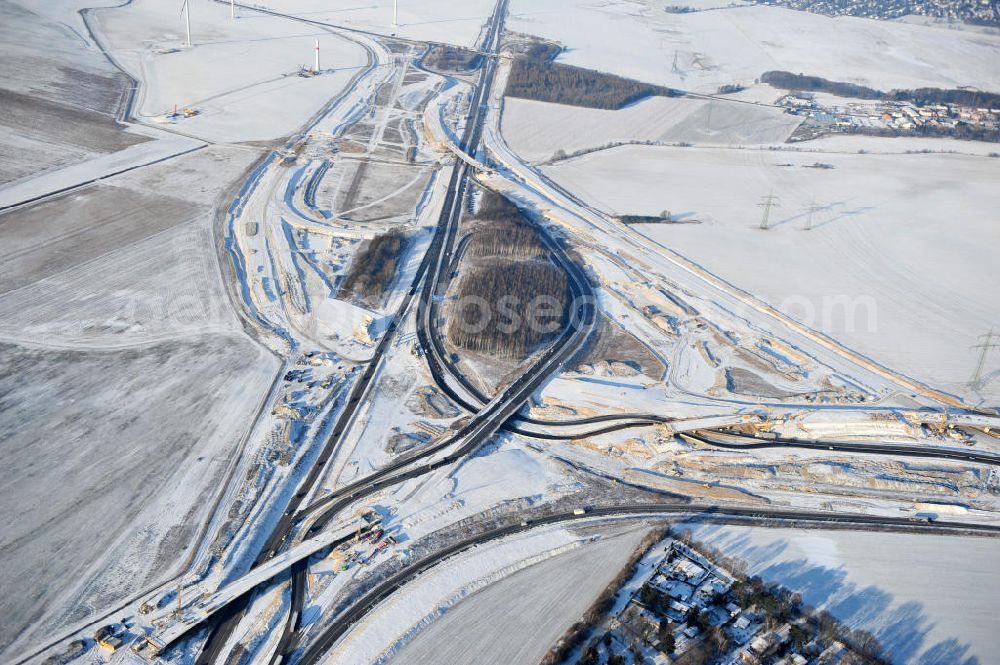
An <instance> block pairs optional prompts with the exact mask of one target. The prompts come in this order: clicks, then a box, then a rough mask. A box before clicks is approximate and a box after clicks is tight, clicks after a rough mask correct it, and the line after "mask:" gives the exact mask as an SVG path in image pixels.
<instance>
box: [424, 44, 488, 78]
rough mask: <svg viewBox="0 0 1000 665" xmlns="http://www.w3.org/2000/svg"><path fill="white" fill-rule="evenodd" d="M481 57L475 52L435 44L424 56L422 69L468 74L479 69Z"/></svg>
mask: <svg viewBox="0 0 1000 665" xmlns="http://www.w3.org/2000/svg"><path fill="white" fill-rule="evenodd" d="M481 60H482V56H481V55H480V54H479V53H477V52H476V51H472V50H470V49H466V48H459V47H457V46H446V45H443V44H437V45H435V46H432V47H431V48H430V49H429V50H428V51H427V54H426V55H425V56H424V58H423V60H422V63H423V65H424V67H427V68H428V69H433V70H436V71H442V72H468V71H471V70H473V69H476V68H477V67H479V62H480V61H481Z"/></svg>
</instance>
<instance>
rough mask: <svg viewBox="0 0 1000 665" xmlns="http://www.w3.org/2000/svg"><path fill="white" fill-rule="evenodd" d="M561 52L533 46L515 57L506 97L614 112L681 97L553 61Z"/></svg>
mask: <svg viewBox="0 0 1000 665" xmlns="http://www.w3.org/2000/svg"><path fill="white" fill-rule="evenodd" d="M559 50H560V49H559V48H558V47H552V46H551V45H534V46H532V47H530V48H529V49H528V50H527V52H525V53H524V54H522V55H520V56H518V57H517V58H515V59H514V64H513V66H512V67H511V71H510V77H509V78H508V79H507V90H506V93H505V94H506V95H507V96H508V97H520V98H522V99H533V100H536V101H540V102H552V103H554V104H569V105H571V106H584V107H587V108H595V109H612V110H614V109H620V108H622V107H624V106H628V105H629V104H632V103H634V102H636V101H638V100H640V99H643V98H645V97H651V96H654V95H662V96H666V97H670V96H675V95H680V94H682V93H680V92H679V91H676V90H673V89H671V88H665V87H663V86H657V85H650V84H648V83H642V82H640V81H635V80H633V79H627V78H624V77H622V76H616V75H614V74H606V73H604V72H599V71H596V70H593V69H585V68H583V67H574V66H572V65H563V64H559V63H556V62H554V61H553V60H554V58H555V56H556V55H558V54H559Z"/></svg>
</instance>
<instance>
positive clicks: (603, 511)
mask: <svg viewBox="0 0 1000 665" xmlns="http://www.w3.org/2000/svg"><path fill="white" fill-rule="evenodd" d="M629 515H635V516H642V515H650V516H660V517H663V516H670V517H672V518H676V517H677V516H679V515H683V516H685V517H690V518H696V519H699V520H704V521H716V522H734V521H740V522H744V523H746V522H751V523H753V522H756V521H760V520H762V519H766V520H767V523H768V525H770V526H774V525H775V524H776V523H787V525H788V526H794V525H797V524H807V525H809V526H812V527H815V526H822V525H828V526H830V527H837V526H841V527H853V528H858V527H861V528H865V527H870V528H879V529H899V530H909V531H921V532H931V533H975V534H982V535H990V536H996V535H1000V527H996V526H988V525H975V526H971V525H966V524H961V523H954V522H922V521H916V520H912V519H907V518H893V517H876V516H870V515H830V514H827V513H819V512H799V511H793V510H766V509H761V508H745V509H741V508H718V509H709V510H705V511H699V510H697V509H696V508H692V507H691V506H689V505H686V504H653V505H642V504H635V505H630V506H622V507H614V508H595V509H593V510H590V511H588V512H587V513H586V514H584V515H576V514H574V513H573V512H567V513H560V514H557V515H550V516H547V517H543V518H539V519H537V520H532V521H530V522H528V523H527V524H515V525H511V526H506V527H502V528H499V529H495V530H492V531H488V532H485V533H482V534H480V535H478V536H474V537H472V538H468V539H466V540H463V541H461V542H458V543H455V544H453V545H450V546H448V547H446V548H444V549H442V550H439V551H438V552H435V553H434V554H430V555H428V556H426V557H424V558H423V559H421V560H419V561H417V562H416V563H414V564H412V565H410V566H407V567H406V568H405V569H404V570H401V571H399V572H398V573H396V574H395V575H393V576H391V577H389V578H388V579H386V580H385V581H383V582H381V583H379V584H378V585H376V586H375V587H374V588H372V589H371V590H370V591H368V592H367V593H365V594H364V595H363V596H361V598H359V599H358V601H357V602H356V603H354V604H353V605H352V606H351V607H350V608H348V609H347V610H345V611H344V612H342V613H341V614H340V616H338V617H337V619H336V620H335V621H334V622H333V623H332V624H331V625H330V626H329V627H327V628H326V629H325V630H324V631H323V632H322V633H321V634H320V635H319V637H317V638H316V640H314V641H313V642H312V644H310V645H309V646H308V647H307V648H306V649H305V651H304V653H303V655H302V657H301V658H300V659H299V660H298V663H300V664H301V665H313V664H314V663H320V662H322V661H323V658H324V656H325V655H326V654H327V653H328V652H329V651H330V649H331V648H332V647H333V646H334V645H335V644H336V642H337V640H339V639H340V638H341V637H342V636H343V635H344V634H345V633H347V631H348V630H350V628H351V627H352V626H354V625H355V624H356V623H357V622H358V621H360V620H361V619H362V618H363V617H364V616H365V615H366V614H368V612H370V611H371V610H372V609H373V608H374V607H375V606H376V605H378V604H379V603H380V602H382V601H383V600H385V599H386V598H388V597H389V596H390V595H392V594H393V593H394V592H395V591H397V590H398V589H399V588H400V587H402V586H403V585H404V584H406V583H407V582H410V581H411V580H413V579H414V578H416V577H417V576H418V575H420V574H422V573H424V572H426V571H427V570H429V569H431V568H433V567H434V566H436V565H438V564H439V563H441V562H442V561H444V560H445V559H447V558H449V557H451V556H454V555H455V554H458V553H460V552H463V551H465V550H467V549H469V548H471V547H474V546H476V545H481V544H483V543H487V542H490V541H492V540H497V539H500V538H506V537H508V536H511V535H514V534H516V533H519V532H522V531H526V530H529V529H533V528H536V527H540V526H545V525H552V524H558V523H562V522H571V521H573V520H583V519H593V518H595V517H620V516H629Z"/></svg>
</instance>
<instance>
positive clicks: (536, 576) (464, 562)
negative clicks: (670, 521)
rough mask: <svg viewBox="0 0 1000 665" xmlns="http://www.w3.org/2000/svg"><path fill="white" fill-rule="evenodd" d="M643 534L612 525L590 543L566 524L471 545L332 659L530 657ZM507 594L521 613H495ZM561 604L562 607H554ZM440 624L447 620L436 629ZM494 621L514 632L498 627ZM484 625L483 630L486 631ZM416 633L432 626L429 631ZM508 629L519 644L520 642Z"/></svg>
mask: <svg viewBox="0 0 1000 665" xmlns="http://www.w3.org/2000/svg"><path fill="white" fill-rule="evenodd" d="M643 533H644V530H642V529H634V528H633V529H628V530H626V531H625V532H624V533H622V527H620V526H619V527H611V529H609V531H608V533H607V534H606V536H605V537H604V538H600V539H598V540H596V541H594V540H593V536H584V535H581V534H579V533H575V532H574V531H572V530H569V529H563V528H552V529H537V530H532V531H529V532H527V533H525V534H521V535H518V536H513V537H511V538H506V539H503V540H501V541H497V542H490V543H486V544H484V545H481V546H479V547H476V548H474V549H473V550H470V551H468V552H466V553H463V554H460V555H457V556H456V557H455V558H453V559H451V560H448V561H446V562H445V563H444V564H442V565H440V566H438V567H436V568H433V569H431V570H430V571H428V573H427V574H425V575H421V576H420V577H419V578H418V579H417V580H416V581H415V582H413V583H412V584H408V585H406V586H404V587H403V588H402V589H400V591H399V592H398V593H397V594H396V595H394V596H393V597H392V598H391V599H390V600H389V601H387V602H385V603H383V604H382V605H380V606H379V607H378V608H376V609H375V610H374V611H373V612H371V613H370V614H368V615H367V616H366V617H365V618H364V619H363V620H362V621H361V622H360V623H359V624H357V626H356V627H355V628H354V629H353V630H352V631H351V632H350V633H348V634H347V635H346V636H345V637H344V638H343V640H342V641H341V643H340V644H339V645H338V646H337V647H335V648H334V650H333V651H332V652H331V655H330V657H331V662H343V663H361V662H366V663H374V662H394V663H410V662H414V663H439V662H448V663H451V662H455V663H464V662H498V660H503V661H504V662H506V660H507V658H513V660H512V661H511V662H515V663H529V662H535V663H537V662H538V660H539V658H540V657H541V656H542V655H544V653H545V651H546V650H547V649H548V648H550V647H551V646H552V645H553V644H554V642H555V640H557V639H558V638H559V636H561V635H562V633H563V632H564V631H565V630H566V629H567V628H569V626H570V625H571V624H572V623H573V622H574V621H576V620H577V619H578V618H579V614H580V613H581V612H582V611H583V610H585V609H586V608H587V607H588V606H589V605H590V603H591V602H592V601H593V599H594V598H595V597H596V596H597V594H599V593H600V591H601V590H602V589H603V588H604V587H605V586H606V585H607V584H608V582H610V581H611V579H613V578H614V576H615V575H616V574H617V573H618V571H619V570H620V568H621V566H622V565H623V564H624V563H625V561H626V560H627V559H628V556H629V555H630V554H631V553H632V552H633V551H634V549H635V547H636V546H638V544H639V541H640V540H641V539H642V536H643ZM553 557H555V558H553ZM555 562H559V563H555ZM537 566H543V567H542V568H540V569H536V567H537ZM493 585H498V586H496V587H494V586H493ZM529 587H530V588H531V589H532V592H531V593H530V599H531V600H534V601H536V602H533V603H532V602H527V601H528V600H529V598H526V597H525V596H526V592H525V589H527V588H529ZM514 598H518V599H519V600H518V601H516V602H517V603H518V605H517V606H518V607H519V608H521V616H515V615H516V614H517V612H512V611H510V610H507V609H504V610H503V611H502V612H501V613H500V614H502V615H503V618H501V617H500V616H497V614H496V613H494V611H495V609H491V608H497V607H504V606H506V607H511V604H512V603H513V602H515V601H514ZM466 603H470V605H468V606H466V605H465V604H466ZM559 607H562V608H564V609H565V610H566V611H565V612H563V611H562V609H560V610H559V612H558V613H556V612H555V608H559ZM484 611H487V612H489V613H487V614H485V615H484V613H483V612H484ZM452 613H454V615H452ZM438 621H441V622H446V623H442V624H441V625H440V627H439V626H438V625H437V622H438ZM499 622H504V623H506V624H507V626H508V627H509V628H510V629H511V630H515V629H516V630H517V631H519V632H511V633H508V632H506V631H503V630H498V629H497V628H499V625H500V623H499ZM484 626H490V629H489V633H488V634H484ZM527 626H531V629H530V632H529V630H528V629H527ZM423 630H427V631H429V632H428V633H427V634H426V636H425V635H424V634H423V633H422V631H423ZM430 631H433V632H430ZM515 635H517V636H518V637H519V638H521V639H523V642H521V643H520V644H518V641H519V640H518V638H517V637H514V636H515ZM410 640H413V644H412V646H409V645H408V643H409V642H410ZM442 640H444V641H442ZM443 649H446V650H447V651H442V650H443ZM444 653H446V654H447V656H446V657H442V654H444ZM501 655H502V656H503V658H502V659H501V658H499V656H501ZM390 659H391V660H390Z"/></svg>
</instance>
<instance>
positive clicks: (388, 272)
mask: <svg viewBox="0 0 1000 665" xmlns="http://www.w3.org/2000/svg"><path fill="white" fill-rule="evenodd" d="M404 242H405V239H404V237H403V234H402V233H401V232H400V231H399V230H398V229H392V230H391V231H388V232H386V233H383V234H382V235H380V236H376V237H374V238H372V239H371V240H366V241H365V242H364V244H362V246H361V249H360V250H359V251H358V254H357V256H355V257H354V261H352V262H351V268H350V270H349V271H348V273H347V276H346V277H345V278H344V281H343V283H342V284H341V286H340V297H342V298H356V299H358V300H361V301H362V302H365V303H367V304H369V305H376V304H378V302H379V301H381V300H382V296H383V295H385V292H386V290H387V289H388V288H389V286H390V285H391V284H392V281H393V279H395V277H396V267H397V260H398V258H399V255H400V253H401V252H402V250H403V244H404Z"/></svg>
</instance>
